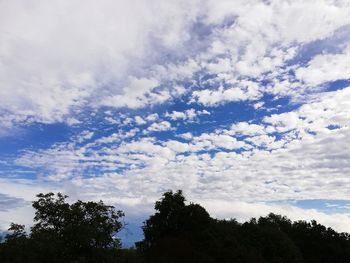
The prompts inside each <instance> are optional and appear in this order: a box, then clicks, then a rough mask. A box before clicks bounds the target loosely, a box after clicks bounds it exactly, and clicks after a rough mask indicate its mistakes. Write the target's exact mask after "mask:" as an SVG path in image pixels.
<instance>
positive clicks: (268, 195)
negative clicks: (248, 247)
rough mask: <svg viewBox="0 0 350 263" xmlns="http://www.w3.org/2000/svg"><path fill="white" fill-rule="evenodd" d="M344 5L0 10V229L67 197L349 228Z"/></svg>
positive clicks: (349, 7)
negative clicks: (50, 198)
mask: <svg viewBox="0 0 350 263" xmlns="http://www.w3.org/2000/svg"><path fill="white" fill-rule="evenodd" d="M349 137H350V2H349V1H348V0H312V1H311V0H310V1H305V0H293V1H290V0H278V1H277V0H275V1H273V0H271V1H268V0H191V1H188V0H186V1H185V0H168V1H162V0H147V1H146V0H128V1H122V0H100V1H94V0H69V1H68V0H64V1H62V0H51V1H46V0H11V1H1V0H0V229H2V230H6V229H7V228H8V226H9V224H10V222H18V223H22V224H26V225H27V226H30V224H31V223H32V217H33V210H32V209H31V201H33V200H34V199H35V195H36V194H38V193H40V192H51V191H52V192H62V193H65V194H67V195H69V200H70V201H71V202H73V201H75V200H77V199H81V200H96V201H97V200H100V199H102V200H104V201H105V202H106V203H108V204H111V205H115V206H116V207H117V208H118V209H122V210H123V211H125V213H126V218H125V222H127V223H128V226H127V228H126V230H124V232H123V237H122V238H123V240H124V241H125V242H126V243H127V242H129V243H130V242H133V241H135V240H137V239H140V238H142V234H141V229H140V227H139V226H140V225H141V224H142V221H143V220H145V219H146V218H147V217H148V216H149V215H151V214H152V213H153V212H154V210H153V204H154V202H155V201H156V200H158V199H159V198H160V197H161V194H162V193H163V192H165V191H167V190H177V189H182V190H183V192H184V195H185V196H186V198H187V200H189V201H192V202H196V203H199V204H201V205H202V206H203V207H205V208H206V209H207V210H208V211H209V213H210V214H211V215H212V216H213V217H217V218H237V219H238V220H239V221H242V220H247V219H249V218H251V217H257V216H261V215H266V214H267V213H269V212H275V213H279V214H283V215H286V216H288V217H290V218H291V219H293V220H298V219H303V220H311V219H316V220H317V221H319V222H320V223H322V224H325V225H327V226H330V227H332V228H334V229H335V230H337V231H348V232H350V151H349V146H350V142H349V139H348V138H349Z"/></svg>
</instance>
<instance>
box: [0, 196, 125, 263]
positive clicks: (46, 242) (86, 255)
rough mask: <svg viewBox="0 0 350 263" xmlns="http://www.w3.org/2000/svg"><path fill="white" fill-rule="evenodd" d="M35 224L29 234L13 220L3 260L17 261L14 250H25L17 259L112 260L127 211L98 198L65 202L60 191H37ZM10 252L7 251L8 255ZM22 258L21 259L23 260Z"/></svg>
mask: <svg viewBox="0 0 350 263" xmlns="http://www.w3.org/2000/svg"><path fill="white" fill-rule="evenodd" d="M37 197H38V200H36V201H34V202H33V204H32V206H33V208H34V209H35V217H34V222H35V224H34V226H33V227H32V228H31V232H30V235H29V236H28V237H27V236H26V234H25V232H24V226H21V225H16V224H12V225H11V227H10V229H9V231H11V232H12V234H10V235H8V236H7V237H6V242H5V246H4V249H3V250H4V251H3V252H2V254H3V255H2V257H3V258H2V262H15V261H13V260H14V259H13V258H14V257H15V258H16V257H19V256H20V255H17V254H16V253H14V251H12V248H14V249H17V250H18V249H21V251H25V252H26V253H25V257H26V260H25V261H23V258H20V259H19V261H18V262H113V261H114V259H115V257H116V249H118V248H120V241H119V239H118V238H117V237H116V233H117V232H118V231H120V230H121V228H122V223H121V222H120V218H121V217H122V216H123V215H124V214H123V213H122V212H121V211H116V210H115V209H114V207H112V206H107V205H105V204H104V203H103V202H102V201H99V202H83V201H80V200H79V201H77V202H75V203H73V204H69V203H67V202H66V198H67V196H65V195H62V194H60V193H58V194H57V196H55V195H54V194H53V193H48V194H38V195H37ZM6 254H7V255H6ZM21 260H22V261H21Z"/></svg>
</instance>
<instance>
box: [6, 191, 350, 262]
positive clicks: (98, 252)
mask: <svg viewBox="0 0 350 263" xmlns="http://www.w3.org/2000/svg"><path fill="white" fill-rule="evenodd" d="M37 197H38V200H37V201H35V202H33V207H34V209H35V217H34V221H35V224H34V226H33V227H32V228H31V231H30V234H29V235H27V234H26V232H25V231H24V229H25V228H24V226H22V225H18V224H11V226H10V228H9V232H8V233H9V234H7V235H6V236H5V238H4V240H3V242H2V243H1V242H0V262H1V263H22V262H25V263H32V262H35V263H46V262H47V263H48V262H50V263H63V262H64V263H95V262H101V263H110V262H119V263H141V262H143V263H151V262H152V263H175V262H176V263H186V262H191V263H235V262H237V263H326V262H327V263H329V262H331V263H350V236H349V234H346V233H337V232H335V231H334V230H333V229H331V228H326V227H325V226H323V225H320V224H318V223H317V222H316V221H311V222H310V223H309V222H305V221H297V222H292V221H291V220H289V219H288V218H286V217H283V216H280V215H275V214H269V215H268V216H266V217H260V218H259V219H255V218H252V219H251V220H250V221H249V222H245V223H243V224H241V223H238V222H237V221H236V220H234V219H231V220H218V219H214V218H212V217H210V215H209V214H208V213H207V211H206V210H205V209H204V208H203V207H201V206H200V205H198V204H193V203H190V204H186V202H185V201H186V200H185V198H184V196H183V194H182V192H181V191H177V192H172V191H169V192H166V193H164V194H163V197H162V198H161V199H160V200H159V201H157V202H156V204H155V210H156V212H155V214H154V215H152V216H150V218H149V219H148V220H146V221H145V222H144V226H143V231H144V240H143V241H141V242H138V243H137V244H136V245H137V249H134V248H130V249H121V248H120V245H121V244H120V242H119V239H118V238H116V236H115V234H116V233H117V232H118V231H119V230H120V229H121V228H122V224H121V222H120V218H121V217H122V216H123V213H122V212H121V211H115V210H114V208H113V207H111V206H106V205H104V204H103V202H102V201H100V202H82V201H77V202H75V203H73V204H69V203H67V202H66V196H64V195H61V194H58V195H57V196H55V195H54V194H52V193H49V194H39V195H38V196H37Z"/></svg>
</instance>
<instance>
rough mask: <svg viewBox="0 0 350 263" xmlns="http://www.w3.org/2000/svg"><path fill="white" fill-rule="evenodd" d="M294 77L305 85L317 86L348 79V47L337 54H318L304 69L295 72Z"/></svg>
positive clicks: (349, 71) (349, 60)
mask: <svg viewBox="0 0 350 263" xmlns="http://www.w3.org/2000/svg"><path fill="white" fill-rule="evenodd" d="M296 77H297V78H298V79H300V80H303V81H304V82H305V83H306V84H308V85H312V86H317V85H320V84H322V83H324V82H328V81H335V80H341V79H349V78H350V45H348V46H347V47H346V48H344V50H343V52H342V53H339V54H320V55H317V56H316V57H314V58H313V59H312V60H311V61H310V62H309V63H308V65H307V66H306V67H300V68H298V69H297V70H296Z"/></svg>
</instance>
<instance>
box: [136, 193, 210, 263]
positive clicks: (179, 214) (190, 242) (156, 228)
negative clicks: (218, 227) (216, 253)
mask: <svg viewBox="0 0 350 263" xmlns="http://www.w3.org/2000/svg"><path fill="white" fill-rule="evenodd" d="M155 210H156V213H155V214H154V215H152V216H151V217H150V218H149V219H148V220H146V221H145V222H144V225H143V232H144V236H145V238H144V240H143V241H142V242H139V243H138V244H137V246H138V248H139V250H141V251H142V252H143V254H144V256H145V261H146V262H154V263H156V262H203V263H204V262H212V261H211V260H209V259H207V258H206V253H205V251H204V247H205V245H204V244H205V243H206V242H207V241H208V239H210V235H211V234H210V230H211V226H212V223H213V221H212V219H211V218H210V216H209V214H208V213H207V211H206V210H205V209H204V208H203V207H201V206H200V205H198V204H192V203H191V204H189V205H186V204H185V198H184V196H183V194H182V191H180V190H178V191H177V192H175V193H174V192H172V191H168V192H166V193H164V194H163V197H162V198H161V200H159V201H157V202H156V203H155Z"/></svg>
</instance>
